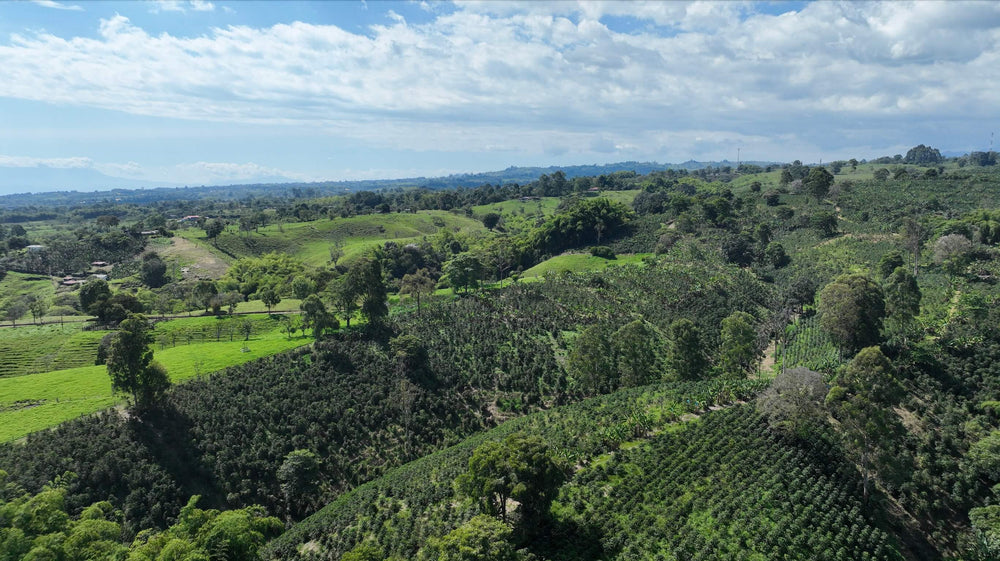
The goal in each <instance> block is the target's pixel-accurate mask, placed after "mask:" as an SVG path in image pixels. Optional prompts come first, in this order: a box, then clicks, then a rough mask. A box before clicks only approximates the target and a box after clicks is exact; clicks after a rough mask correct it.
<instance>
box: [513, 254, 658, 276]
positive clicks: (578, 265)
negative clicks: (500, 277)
mask: <svg viewBox="0 0 1000 561" xmlns="http://www.w3.org/2000/svg"><path fill="white" fill-rule="evenodd" d="M650 255H652V253H636V254H632V255H619V256H618V258H617V259H604V258H601V257H594V256H593V255H590V254H589V253H568V254H565V255H557V256H556V257H553V258H551V259H547V260H545V261H542V262H541V263H539V264H538V265H535V266H534V267H532V268H530V269H528V270H526V271H524V273H523V274H522V275H521V278H523V279H529V278H541V277H543V276H545V275H546V274H552V273H556V274H558V273H562V272H564V271H569V272H572V273H581V272H584V271H603V270H604V269H607V268H608V267H615V266H622V265H641V264H642V260H643V258H645V257H648V256H650Z"/></svg>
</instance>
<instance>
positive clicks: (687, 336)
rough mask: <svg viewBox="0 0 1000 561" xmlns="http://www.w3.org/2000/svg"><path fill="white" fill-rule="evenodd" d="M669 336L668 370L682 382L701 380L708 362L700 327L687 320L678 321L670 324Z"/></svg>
mask: <svg viewBox="0 0 1000 561" xmlns="http://www.w3.org/2000/svg"><path fill="white" fill-rule="evenodd" d="M669 336H670V347H669V351H668V353H667V369H668V370H669V371H671V372H673V373H674V374H675V375H676V376H677V378H679V379H681V380H698V379H700V378H701V377H702V375H703V374H704V372H705V367H706V366H707V364H708V361H707V360H706V358H705V351H704V350H703V349H702V342H701V331H700V330H699V329H698V326H697V325H695V324H694V322H692V321H691V320H689V319H686V318H682V319H679V320H676V321H674V322H673V323H671V324H670V334H669Z"/></svg>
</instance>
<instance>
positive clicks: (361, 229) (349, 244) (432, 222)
mask: <svg viewBox="0 0 1000 561" xmlns="http://www.w3.org/2000/svg"><path fill="white" fill-rule="evenodd" d="M439 224H440V225H439ZM442 227H443V228H448V229H451V230H458V231H466V232H473V231H479V230H484V228H483V225H482V223H481V222H479V221H478V220H475V219H473V218H469V217H467V216H460V215H457V214H452V213H450V212H445V211H437V210H434V211H421V212H417V213H412V214H409V213H393V214H370V215H365V216H354V217H351V218H336V219H333V220H325V219H324V220H315V221H312V222H296V223H291V224H282V225H277V224H273V225H270V226H267V227H265V228H261V229H260V230H259V231H258V232H255V233H252V234H250V235H249V236H247V238H248V240H249V243H248V242H246V241H244V240H243V239H241V238H240V236H239V235H238V234H235V233H232V232H226V233H223V234H222V235H221V236H220V239H219V245H220V247H224V248H226V249H227V251H229V252H231V253H233V254H234V255H236V256H237V257H244V256H250V255H254V254H255V253H261V252H266V251H268V250H277V251H284V252H286V253H288V254H290V255H293V256H295V257H298V258H300V259H302V260H303V261H304V262H306V263H307V264H309V265H313V266H320V265H326V264H328V263H329V262H330V247H331V246H333V245H334V244H336V243H340V244H342V246H343V251H344V256H343V257H342V260H343V261H351V260H353V259H355V258H357V257H358V256H360V255H361V254H362V253H364V252H365V251H367V250H369V249H371V248H373V247H376V246H378V245H381V244H384V243H385V242H387V241H395V242H397V243H401V244H406V243H411V242H417V241H420V240H421V239H422V238H423V237H425V236H431V235H433V234H434V233H436V232H437V231H438V230H439V229H440V228H442ZM179 235H182V236H184V237H185V238H187V239H189V240H192V241H195V242H196V243H200V244H202V245H209V246H210V245H211V243H210V242H207V241H206V240H205V239H204V235H205V234H204V231H202V230H198V229H189V230H184V231H182V232H180V233H179ZM258 247H259V248H263V249H261V250H259V251H257V250H255V248H258Z"/></svg>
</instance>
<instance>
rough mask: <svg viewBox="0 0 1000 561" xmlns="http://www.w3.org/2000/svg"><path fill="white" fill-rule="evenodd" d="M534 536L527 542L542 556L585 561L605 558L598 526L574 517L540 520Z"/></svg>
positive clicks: (567, 560)
mask: <svg viewBox="0 0 1000 561" xmlns="http://www.w3.org/2000/svg"><path fill="white" fill-rule="evenodd" d="M535 535H536V537H534V538H531V539H530V540H529V542H528V550H529V551H530V552H531V553H533V554H535V555H537V556H538V557H539V558H541V559H552V560H553V561H569V560H576V561H586V560H592V559H603V558H604V557H605V551H604V545H603V541H604V540H603V537H604V536H603V534H602V532H601V530H600V528H598V527H596V526H593V525H589V524H585V523H581V522H579V521H576V520H552V519H547V520H544V521H543V522H542V524H541V525H540V526H539V528H538V529H537V532H536V534H535Z"/></svg>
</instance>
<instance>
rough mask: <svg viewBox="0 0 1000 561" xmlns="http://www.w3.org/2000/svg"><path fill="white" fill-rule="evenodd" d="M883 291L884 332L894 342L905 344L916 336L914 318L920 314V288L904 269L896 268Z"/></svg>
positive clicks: (885, 283)
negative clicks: (885, 315)
mask: <svg viewBox="0 0 1000 561" xmlns="http://www.w3.org/2000/svg"><path fill="white" fill-rule="evenodd" d="M883 286H884V291H885V310H886V313H887V314H888V317H887V318H886V322H885V323H886V332H887V333H888V334H889V335H890V336H891V337H893V338H896V341H897V342H899V341H901V342H902V343H903V344H904V345H905V344H906V343H907V339H908V338H909V335H910V334H911V333H912V334H916V329H917V327H918V326H917V325H916V317H917V315H919V314H920V299H921V293H920V286H919V285H918V284H917V279H916V278H915V277H914V276H913V275H911V274H910V272H909V271H908V270H907V269H906V268H904V267H896V269H895V270H894V271H893V272H892V274H891V275H889V277H888V278H887V279H885V282H884V284H883Z"/></svg>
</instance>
